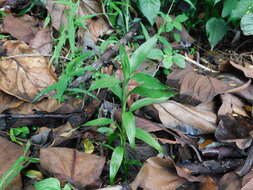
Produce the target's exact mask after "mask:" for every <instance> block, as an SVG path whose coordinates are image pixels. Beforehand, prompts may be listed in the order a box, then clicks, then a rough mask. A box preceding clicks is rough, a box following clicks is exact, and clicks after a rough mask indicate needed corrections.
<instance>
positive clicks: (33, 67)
mask: <svg viewBox="0 0 253 190" xmlns="http://www.w3.org/2000/svg"><path fill="white" fill-rule="evenodd" d="M0 49H2V51H6V55H7V56H17V57H14V58H8V57H2V60H0V72H1V75H0V89H1V90H3V91H4V92H6V93H7V94H10V95H13V96H15V97H17V98H18V99H21V100H24V101H27V102H31V101H33V99H34V98H35V96H36V95H37V94H38V92H40V91H41V90H42V89H44V88H46V87H48V86H50V85H52V84H53V83H55V82H56V76H55V74H54V72H53V71H52V69H51V68H50V66H49V64H48V61H47V59H46V58H44V57H42V56H34V57H31V56H23V54H38V52H37V51H36V50H34V49H32V48H30V47H29V46H28V45H26V44H25V43H24V42H21V41H7V42H5V43H4V44H3V45H2V47H0Z"/></svg>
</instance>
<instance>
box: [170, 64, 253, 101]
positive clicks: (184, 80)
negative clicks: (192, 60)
mask: <svg viewBox="0 0 253 190" xmlns="http://www.w3.org/2000/svg"><path fill="white" fill-rule="evenodd" d="M167 79H168V80H167V84H168V85H169V86H179V87H180V95H186V96H190V97H191V98H192V101H198V103H201V102H210V101H212V100H213V98H214V97H215V96H216V95H218V94H223V93H228V92H236V91H241V90H243V89H246V88H247V87H248V86H249V85H250V81H249V82H248V83H246V84H244V85H242V86H239V87H234V86H229V85H228V84H226V83H225V82H223V81H221V80H217V79H216V78H213V77H209V76H204V75H200V74H197V73H196V72H194V71H193V70H192V68H186V69H184V70H176V71H174V72H173V73H172V74H170V75H169V76H168V78H167Z"/></svg>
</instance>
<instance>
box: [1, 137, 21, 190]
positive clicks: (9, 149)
mask: <svg viewBox="0 0 253 190" xmlns="http://www.w3.org/2000/svg"><path fill="white" fill-rule="evenodd" d="M0 144H1V146H0V152H1V156H0V178H1V177H2V176H3V174H4V173H5V172H6V171H7V170H8V169H9V168H10V167H11V166H12V165H13V164H14V162H15V161H16V160H17V159H18V158H19V157H20V156H22V155H23V151H22V148H21V147H19V146H18V145H16V144H14V143H11V142H9V141H8V140H6V139H4V138H2V137H0ZM20 189H22V181H21V175H20V174H18V175H17V177H15V178H14V180H13V181H12V183H11V184H10V185H9V186H8V187H7V188H6V189H5V190H20Z"/></svg>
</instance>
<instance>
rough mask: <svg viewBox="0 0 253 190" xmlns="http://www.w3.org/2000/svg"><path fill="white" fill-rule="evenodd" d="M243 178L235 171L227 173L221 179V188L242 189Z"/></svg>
mask: <svg viewBox="0 0 253 190" xmlns="http://www.w3.org/2000/svg"><path fill="white" fill-rule="evenodd" d="M241 183H242V182H241V179H240V177H239V176H238V175H237V174H235V173H233V172H229V173H226V174H225V175H224V176H222V178H221V179H220V181H219V189H222V190H238V189H241V186H242V185H241Z"/></svg>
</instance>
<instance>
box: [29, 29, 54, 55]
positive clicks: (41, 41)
mask: <svg viewBox="0 0 253 190" xmlns="http://www.w3.org/2000/svg"><path fill="white" fill-rule="evenodd" d="M29 44H30V46H31V47H32V48H34V49H36V50H37V51H38V52H39V53H41V54H43V55H47V54H50V53H51V52H52V48H53V41H52V37H51V30H50V29H48V28H43V29H41V30H39V31H38V32H37V33H36V34H35V36H34V38H33V39H32V40H31V41H30V43H29Z"/></svg>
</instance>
